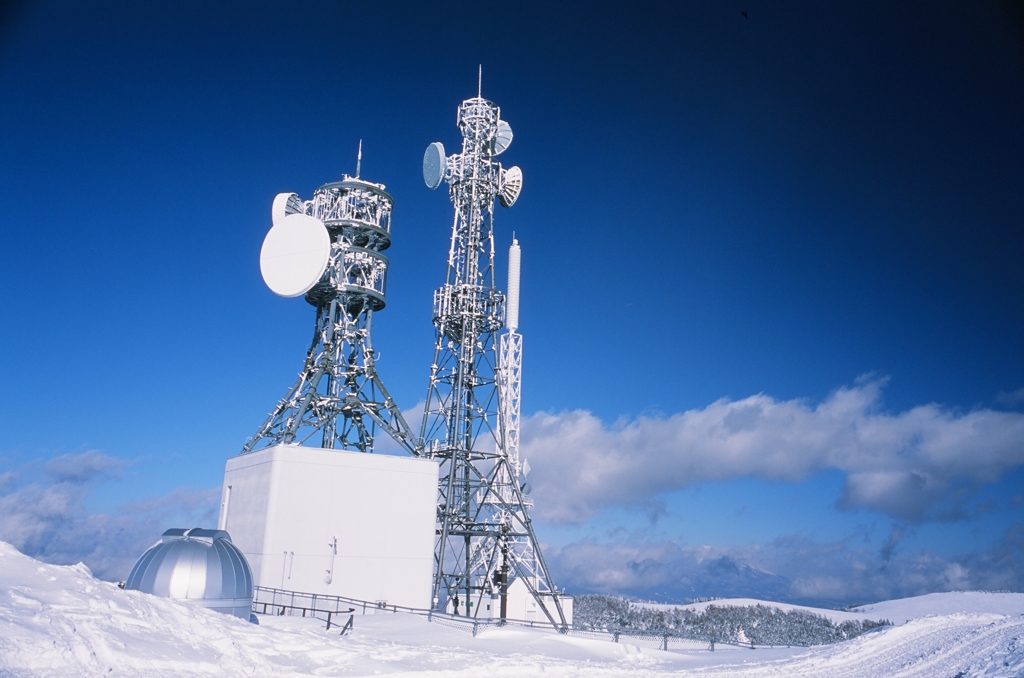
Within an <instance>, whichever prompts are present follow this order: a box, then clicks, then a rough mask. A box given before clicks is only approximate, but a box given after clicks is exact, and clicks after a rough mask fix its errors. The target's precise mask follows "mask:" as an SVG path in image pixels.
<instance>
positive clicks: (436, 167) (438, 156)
mask: <svg viewBox="0 0 1024 678" xmlns="http://www.w3.org/2000/svg"><path fill="white" fill-rule="evenodd" d="M444 170H445V162H444V146H442V145H441V142H440V141H435V142H434V143H432V144H430V145H429V146H427V150H426V151H425V152H424V153H423V183H425V184H426V185H427V188H429V189H430V190H434V189H435V188H437V187H438V186H440V185H441V181H442V180H443V179H444Z"/></svg>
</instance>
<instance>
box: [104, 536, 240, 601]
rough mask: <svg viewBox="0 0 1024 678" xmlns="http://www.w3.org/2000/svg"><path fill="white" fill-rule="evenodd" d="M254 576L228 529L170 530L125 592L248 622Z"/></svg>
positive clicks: (130, 579) (130, 578)
mask: <svg viewBox="0 0 1024 678" xmlns="http://www.w3.org/2000/svg"><path fill="white" fill-rule="evenodd" d="M252 585H253V584H252V572H251V571H250V570H249V564H248V563H247V562H246V560H245V556H243V555H242V552H241V551H239V550H238V547H236V546H235V545H234V544H232V543H231V536H230V535H229V534H228V533H227V532H225V531H224V530H203V529H200V528H198V527H195V528H192V529H191V530H186V529H177V528H176V529H171V530H167V531H166V532H164V534H163V536H162V537H161V538H160V541H158V542H157V543H156V544H153V546H151V547H149V549H148V550H147V551H146V552H145V553H143V554H142V556H141V557H140V558H139V560H138V561H137V562H136V563H135V567H133V568H132V571H131V573H130V574H129V575H128V579H127V580H125V584H124V588H125V590H131V591H142V592H143V593H151V594H153V595H157V596H161V597H163V598H173V599H175V600H183V601H185V602H188V603H191V604H193V605H198V606H200V607H206V608H209V609H211V610H216V611H217V612H223V613H225V614H231V615H234V616H236V617H241V618H242V619H246V620H248V619H249V616H250V614H251V612H250V608H251V607H252Z"/></svg>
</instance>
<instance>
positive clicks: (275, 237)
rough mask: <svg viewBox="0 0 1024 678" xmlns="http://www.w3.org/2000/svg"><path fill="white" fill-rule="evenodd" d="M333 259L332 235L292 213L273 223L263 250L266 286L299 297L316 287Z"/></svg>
mask: <svg viewBox="0 0 1024 678" xmlns="http://www.w3.org/2000/svg"><path fill="white" fill-rule="evenodd" d="M330 258H331V236H330V234H329V233H328V232H327V229H326V228H324V225H323V222H321V221H320V220H319V219H315V218H313V217H311V216H307V215H305V214H289V215H288V216H285V217H282V218H281V220H280V221H278V222H277V223H276V224H274V226H273V228H271V229H270V232H268V233H267V237H266V238H264V240H263V249H261V250H260V271H261V272H262V273H263V281H264V282H265V283H267V287H269V288H270V290H271V291H272V292H273V293H274V294H277V295H279V296H282V297H298V296H300V295H303V294H305V293H306V292H308V291H309V290H310V289H311V288H312V287H313V285H315V284H317V282H318V281H319V280H320V277H321V276H323V274H324V271H325V270H327V262H328V260H330Z"/></svg>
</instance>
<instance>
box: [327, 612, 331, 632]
mask: <svg viewBox="0 0 1024 678" xmlns="http://www.w3.org/2000/svg"><path fill="white" fill-rule="evenodd" d="M327 630H328V631H330V630H331V613H330V612H328V613H327Z"/></svg>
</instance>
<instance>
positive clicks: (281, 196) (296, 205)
mask: <svg viewBox="0 0 1024 678" xmlns="http://www.w3.org/2000/svg"><path fill="white" fill-rule="evenodd" d="M305 211H306V205H305V204H304V203H303V202H302V198H300V197H299V196H298V195H296V194H295V193H278V194H277V196H276V197H275V198H274V205H273V207H271V208H270V218H271V219H272V223H274V224H276V223H277V222H279V221H281V220H282V219H284V218H285V217H286V216H288V215H289V214H302V213H304V212H305Z"/></svg>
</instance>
